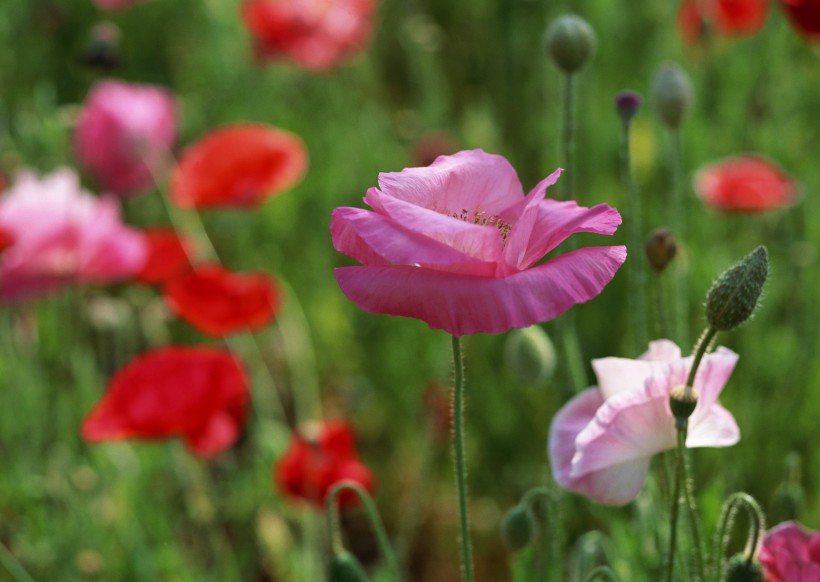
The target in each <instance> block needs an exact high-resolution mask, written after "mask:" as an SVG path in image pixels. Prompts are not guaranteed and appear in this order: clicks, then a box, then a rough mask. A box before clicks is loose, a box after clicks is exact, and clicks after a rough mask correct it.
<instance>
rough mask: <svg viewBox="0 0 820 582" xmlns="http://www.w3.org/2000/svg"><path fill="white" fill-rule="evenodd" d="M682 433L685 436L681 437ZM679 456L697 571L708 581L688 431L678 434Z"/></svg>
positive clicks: (702, 578) (701, 577) (701, 578)
mask: <svg viewBox="0 0 820 582" xmlns="http://www.w3.org/2000/svg"><path fill="white" fill-rule="evenodd" d="M680 432H682V433H683V435H682V436H681V435H680ZM678 454H679V455H681V458H682V460H683V496H684V499H685V500H686V509H687V514H688V516H689V528H690V530H691V533H692V545H693V546H694V548H695V571H696V572H697V573H698V575H699V576H700V580H702V581H704V582H705V580H706V570H705V569H704V563H705V562H704V560H703V544H702V543H701V539H700V519H698V509H697V505H696V504H695V496H694V493H693V492H692V478H691V474H692V472H691V469H690V467H689V460H688V458H687V455H686V431H679V434H678Z"/></svg>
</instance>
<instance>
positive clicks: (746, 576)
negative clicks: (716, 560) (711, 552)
mask: <svg viewBox="0 0 820 582" xmlns="http://www.w3.org/2000/svg"><path fill="white" fill-rule="evenodd" d="M723 582H764V578H763V568H761V567H760V564H758V563H757V562H751V563H750V562H749V561H748V559H747V558H746V556H744V555H743V554H736V555H735V556H732V559H731V560H729V563H728V564H727V566H726V574H725V575H724V577H723Z"/></svg>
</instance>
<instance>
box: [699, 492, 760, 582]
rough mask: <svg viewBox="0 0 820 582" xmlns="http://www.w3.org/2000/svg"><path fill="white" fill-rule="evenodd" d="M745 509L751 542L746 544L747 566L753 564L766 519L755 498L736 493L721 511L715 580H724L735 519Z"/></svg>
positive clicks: (714, 567) (714, 571)
mask: <svg viewBox="0 0 820 582" xmlns="http://www.w3.org/2000/svg"><path fill="white" fill-rule="evenodd" d="M741 508H742V509H745V510H746V513H747V514H748V515H749V521H750V522H751V524H750V526H749V541H748V543H747V544H746V548H747V550H748V555H747V558H746V560H747V564H751V563H752V560H753V559H754V555H755V552H756V551H757V543H758V541H759V540H760V534H761V533H762V532H763V530H764V529H765V517H764V516H763V510H762V509H761V508H760V505H759V504H758V503H757V501H755V499H754V497H752V496H751V495H749V494H748V493H743V492H740V491H738V492H735V493H732V494H731V495H730V496H729V497H728V498H727V499H726V501H724V502H723V506H722V507H721V510H720V519H719V520H718V529H717V531H716V535H715V544H714V554H713V555H714V562H713V563H712V573H713V574H714V576H713V578H714V579H715V580H723V565H724V562H725V556H726V545H727V544H728V543H729V532H730V531H731V529H732V526H733V525H734V523H735V517H736V516H737V513H738V511H740V509H741Z"/></svg>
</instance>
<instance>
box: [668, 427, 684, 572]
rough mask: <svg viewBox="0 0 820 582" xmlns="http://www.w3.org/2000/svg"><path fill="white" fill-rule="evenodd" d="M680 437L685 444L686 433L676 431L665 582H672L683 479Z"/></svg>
mask: <svg viewBox="0 0 820 582" xmlns="http://www.w3.org/2000/svg"><path fill="white" fill-rule="evenodd" d="M681 435H683V442H684V443H685V442H686V431H685V430H683V431H681V430H679V431H678V445H679V446H678V454H677V455H675V488H674V492H673V493H672V511H671V512H670V516H669V527H670V531H669V556H668V562H667V564H666V582H672V577H673V575H674V570H675V550H676V549H677V542H678V512H679V509H680V492H681V484H682V481H683V479H682V477H683V458H682V456H681V455H680V452H679V451H680V442H681Z"/></svg>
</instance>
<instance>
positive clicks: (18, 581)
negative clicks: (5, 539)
mask: <svg viewBox="0 0 820 582" xmlns="http://www.w3.org/2000/svg"><path fill="white" fill-rule="evenodd" d="M0 564H3V567H4V568H5V569H6V571H7V572H8V573H9V574H10V575H11V578H12V580H14V582H34V578H32V577H31V576H30V575H29V573H28V572H26V570H25V568H23V566H22V564H20V562H19V561H18V560H17V558H15V557H14V554H12V553H11V552H10V551H9V549H8V548H7V547H6V546H5V545H4V544H3V543H2V542H0Z"/></svg>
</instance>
